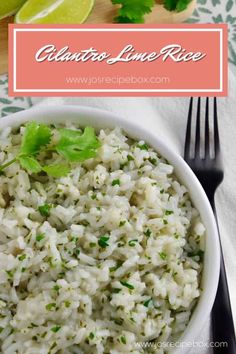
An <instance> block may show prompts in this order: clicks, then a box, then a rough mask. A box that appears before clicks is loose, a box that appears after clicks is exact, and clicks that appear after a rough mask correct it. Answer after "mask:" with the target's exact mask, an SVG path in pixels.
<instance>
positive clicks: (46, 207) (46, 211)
mask: <svg viewBox="0 0 236 354" xmlns="http://www.w3.org/2000/svg"><path fill="white" fill-rule="evenodd" d="M52 207H53V206H52V205H50V204H43V205H40V206H39V207H38V211H39V212H40V214H41V215H42V216H46V217H48V216H49V215H50V210H51V208H52Z"/></svg>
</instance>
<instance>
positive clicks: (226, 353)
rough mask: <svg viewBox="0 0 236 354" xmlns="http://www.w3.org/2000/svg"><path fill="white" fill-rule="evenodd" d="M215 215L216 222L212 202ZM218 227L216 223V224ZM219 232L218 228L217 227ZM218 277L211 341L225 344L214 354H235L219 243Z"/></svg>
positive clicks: (226, 283)
mask: <svg viewBox="0 0 236 354" xmlns="http://www.w3.org/2000/svg"><path fill="white" fill-rule="evenodd" d="M211 204H212V208H213V211H214V214H215V218H216V222H217V215H216V210H215V205H214V201H213V202H212V203H211ZM217 227H218V222H217ZM218 231H219V227H218ZM219 239H220V237H219ZM220 251H221V260H220V277H219V284H218V289H217V293H216V298H215V302H214V305H213V309H212V314H211V316H212V337H213V338H212V339H213V342H221V343H223V342H226V343H227V344H221V345H222V346H219V347H214V354H236V339H235V331H234V321H233V316H232V310H231V304H230V297H229V289H228V282H227V277H226V271H225V262H224V258H223V251H222V245H221V241H220Z"/></svg>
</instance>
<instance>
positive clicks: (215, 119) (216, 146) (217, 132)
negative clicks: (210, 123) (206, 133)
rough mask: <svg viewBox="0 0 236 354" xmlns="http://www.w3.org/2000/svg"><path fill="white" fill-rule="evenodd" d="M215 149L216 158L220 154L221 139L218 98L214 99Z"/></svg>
mask: <svg viewBox="0 0 236 354" xmlns="http://www.w3.org/2000/svg"><path fill="white" fill-rule="evenodd" d="M214 147H215V157H216V156H217V155H218V154H219V152H220V139H219V129H218V117H217V101H216V97H214Z"/></svg>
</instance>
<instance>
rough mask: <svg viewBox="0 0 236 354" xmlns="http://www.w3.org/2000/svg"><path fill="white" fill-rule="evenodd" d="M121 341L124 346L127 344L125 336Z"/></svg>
mask: <svg viewBox="0 0 236 354" xmlns="http://www.w3.org/2000/svg"><path fill="white" fill-rule="evenodd" d="M120 340H121V342H122V343H123V344H126V337H125V336H121V337H120Z"/></svg>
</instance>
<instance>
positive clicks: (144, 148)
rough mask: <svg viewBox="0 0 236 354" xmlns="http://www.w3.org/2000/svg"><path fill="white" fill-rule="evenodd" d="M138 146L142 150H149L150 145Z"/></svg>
mask: <svg viewBox="0 0 236 354" xmlns="http://www.w3.org/2000/svg"><path fill="white" fill-rule="evenodd" d="M137 147H138V148H139V149H140V150H146V151H148V149H149V147H148V145H147V144H138V145H137Z"/></svg>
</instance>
